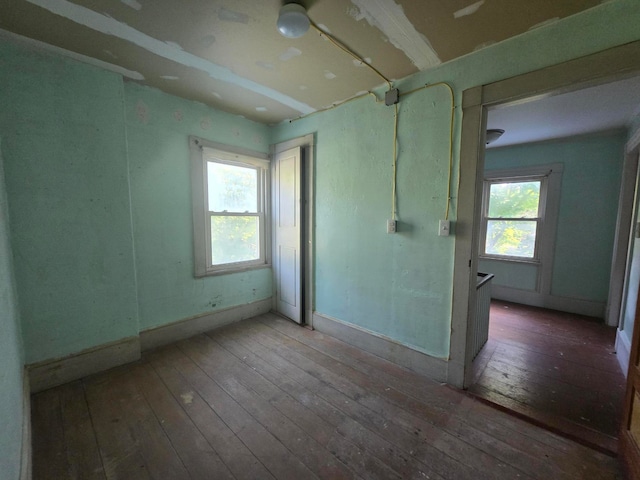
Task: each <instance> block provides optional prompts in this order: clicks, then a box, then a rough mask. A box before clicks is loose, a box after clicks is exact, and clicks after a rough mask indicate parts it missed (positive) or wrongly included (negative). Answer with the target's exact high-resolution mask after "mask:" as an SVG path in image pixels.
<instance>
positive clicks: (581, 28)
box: [272, 0, 640, 357]
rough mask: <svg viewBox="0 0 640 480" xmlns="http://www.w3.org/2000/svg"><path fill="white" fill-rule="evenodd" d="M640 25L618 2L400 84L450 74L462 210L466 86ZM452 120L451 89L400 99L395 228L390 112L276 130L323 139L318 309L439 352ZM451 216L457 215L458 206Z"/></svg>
mask: <svg viewBox="0 0 640 480" xmlns="http://www.w3.org/2000/svg"><path fill="white" fill-rule="evenodd" d="M639 24H640V2H637V0H614V1H612V2H607V3H604V4H602V5H600V6H598V7H596V8H593V9H591V10H588V11H586V12H584V13H582V14H579V15H575V16H573V17H570V18H568V19H565V20H562V21H560V22H557V23H555V24H552V25H549V26H546V27H542V28H538V29H535V30H532V31H530V32H527V33H525V34H523V35H520V36H519V37H516V38H514V39H511V40H508V41H505V42H501V43H498V44H495V45H493V46H491V47H487V48H485V49H483V50H480V51H478V52H475V53H473V54H470V55H467V56H465V57H463V58H460V59H457V60H454V61H451V62H448V63H446V64H443V65H441V66H439V67H437V68H433V69H431V70H428V71H425V72H421V73H418V74H416V75H413V76H411V77H409V78H407V79H404V80H402V81H400V82H397V84H396V85H397V86H398V87H399V88H400V91H401V92H403V91H405V92H406V91H409V90H412V89H414V88H417V87H420V86H421V85H424V84H433V83H436V82H441V81H444V82H448V83H449V84H451V85H452V87H453V89H454V91H455V95H456V115H455V118H456V120H455V127H454V134H453V139H454V142H453V146H454V148H453V154H454V175H453V182H452V185H453V187H454V188H453V193H452V197H453V204H454V207H455V202H456V194H457V192H456V188H455V186H456V185H457V177H458V165H459V152H458V145H459V139H460V119H461V109H460V101H461V95H462V91H463V90H465V89H467V88H471V87H474V86H477V85H483V84H486V83H490V82H494V81H497V80H502V79H505V78H509V77H512V76H514V75H518V74H522V73H526V72H530V71H532V70H536V69H539V68H543V67H546V66H549V65H553V64H557V63H560V62H563V61H567V60H570V59H573V58H577V57H580V56H583V55H587V54H589V53H593V52H596V51H600V50H604V49H606V48H610V47H612V46H615V45H620V44H624V43H627V42H630V41H633V40H637V39H639V38H640V30H638V25H639ZM612 25H615V28H612ZM336 80H339V79H336ZM448 124H449V110H448V108H447V99H446V95H445V90H444V88H442V87H436V88H433V89H429V90H425V91H420V93H416V94H414V95H411V96H407V97H402V100H401V103H400V130H399V139H400V142H399V149H400V157H399V162H398V168H399V173H398V192H399V203H398V206H399V213H400V220H401V224H400V233H399V234H397V235H387V234H386V233H385V229H384V228H385V227H384V220H385V219H386V218H387V217H389V215H390V211H391V201H390V199H391V136H392V131H393V120H392V110H391V108H388V107H385V106H381V105H379V104H376V103H375V102H374V101H373V99H372V98H371V97H365V98H362V99H358V100H354V101H352V102H349V103H347V104H345V105H342V106H339V107H337V108H335V109H333V110H330V111H327V112H324V113H318V114H315V115H311V116H309V117H307V118H304V119H301V120H296V121H293V122H284V123H282V124H280V125H277V126H276V127H274V129H273V136H272V139H273V142H274V143H275V142H281V141H285V140H288V139H291V138H295V137H298V136H302V135H305V134H307V133H311V132H314V133H316V135H317V140H316V142H317V143H316V191H315V196H316V201H315V205H316V209H317V219H316V220H317V221H316V224H317V225H316V227H317V228H316V239H315V241H316V258H315V265H316V309H317V311H318V312H319V313H322V314H326V315H330V316H333V317H335V318H338V319H340V320H343V321H346V322H349V323H352V324H355V325H358V326H360V327H363V328H366V329H369V330H372V331H375V332H377V333H380V334H383V335H387V336H390V337H393V338H395V339H397V340H399V341H401V342H404V343H406V344H409V345H411V346H414V347H416V348H418V349H420V350H423V351H425V352H427V353H429V354H432V355H434V356H438V357H443V356H445V357H446V356H447V355H448V353H449V335H450V320H451V301H452V283H451V278H452V277H451V275H452V268H453V255H454V251H453V238H439V237H437V236H436V235H437V234H436V232H437V225H438V220H439V219H440V218H442V217H443V216H444V205H445V204H444V201H445V200H444V199H445V197H446V183H447V180H446V178H447V175H446V170H447V151H448V139H449V133H448ZM451 215H452V219H453V220H455V216H456V210H455V208H453V209H452V211H451ZM403 227H404V230H403ZM454 231H455V226H454ZM563 248H566V247H563ZM559 288H560V292H562V293H565V294H566V293H568V294H576V293H578V292H574V291H572V290H571V287H570V286H569V285H566V284H562V285H560V286H559ZM587 293H588V294H597V295H600V294H601V293H602V289H601V288H600V289H596V291H594V292H587ZM580 294H582V293H580Z"/></svg>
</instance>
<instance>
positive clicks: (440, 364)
mask: <svg viewBox="0 0 640 480" xmlns="http://www.w3.org/2000/svg"><path fill="white" fill-rule="evenodd" d="M313 328H314V330H317V331H319V332H322V333H325V334H327V335H331V336H332V337H336V338H339V339H340V340H342V341H343V342H346V343H348V344H350V345H353V346H354V347H358V348H360V349H362V350H365V351H367V352H369V353H373V354H374V355H377V356H378V357H381V358H384V359H385V360H389V361H390V362H393V363H396V364H398V365H400V366H402V367H405V368H408V369H409V370H412V371H414V372H416V373H419V374H421V375H424V376H426V377H429V378H431V379H433V380H435V381H438V382H446V381H447V361H446V360H444V359H442V358H436V357H432V356H430V355H427V354H426V353H423V352H420V351H419V350H416V349H414V348H411V347H410V346H408V345H404V344H402V343H399V342H397V341H395V340H393V339H391V338H388V337H385V336H383V335H380V334H378V333H375V332H371V331H369V330H366V329H364V328H362V327H358V326H357V325H353V324H350V323H346V322H343V321H342V320H338V319H336V318H331V317H328V316H326V315H323V314H320V313H317V312H316V313H314V314H313Z"/></svg>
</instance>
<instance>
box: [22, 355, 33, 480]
mask: <svg viewBox="0 0 640 480" xmlns="http://www.w3.org/2000/svg"><path fill="white" fill-rule="evenodd" d="M31 451H32V450H31V392H30V387H29V370H28V369H27V368H26V367H25V368H24V370H23V373H22V449H21V451H20V480H31V458H32V455H31Z"/></svg>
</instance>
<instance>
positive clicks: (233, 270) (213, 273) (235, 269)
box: [195, 263, 271, 278]
mask: <svg viewBox="0 0 640 480" xmlns="http://www.w3.org/2000/svg"><path fill="white" fill-rule="evenodd" d="M262 268H271V264H270V263H261V264H260V265H245V266H241V267H229V268H219V269H216V270H208V271H207V273H205V274H204V275H196V276H195V277H196V278H205V277H217V276H218V275H228V274H231V273H242V272H250V271H252V270H260V269H262Z"/></svg>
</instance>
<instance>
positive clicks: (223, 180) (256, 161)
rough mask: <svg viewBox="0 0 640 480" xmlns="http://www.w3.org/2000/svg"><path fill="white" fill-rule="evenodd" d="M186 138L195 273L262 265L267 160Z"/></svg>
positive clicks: (264, 255)
mask: <svg viewBox="0 0 640 480" xmlns="http://www.w3.org/2000/svg"><path fill="white" fill-rule="evenodd" d="M191 142H192V184H193V194H194V195H193V196H194V199H193V200H194V247H195V262H196V265H195V267H196V268H195V270H196V276H204V275H211V274H216V273H222V272H230V271H238V270H246V269H249V268H257V267H261V266H264V265H266V264H267V253H266V252H267V241H266V239H267V235H266V229H267V226H266V214H267V198H268V196H267V194H268V192H267V186H268V178H267V177H268V167H269V163H268V161H267V160H266V158H264V156H261V154H259V153H255V154H253V153H252V154H248V153H247V152H244V151H243V152H242V153H238V151H230V150H228V149H226V148H225V147H222V146H219V145H215V146H211V145H213V144H210V143H207V142H205V141H203V140H201V139H195V138H192V139H191ZM194 156H195V159H194ZM261 157H262V158H261Z"/></svg>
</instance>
